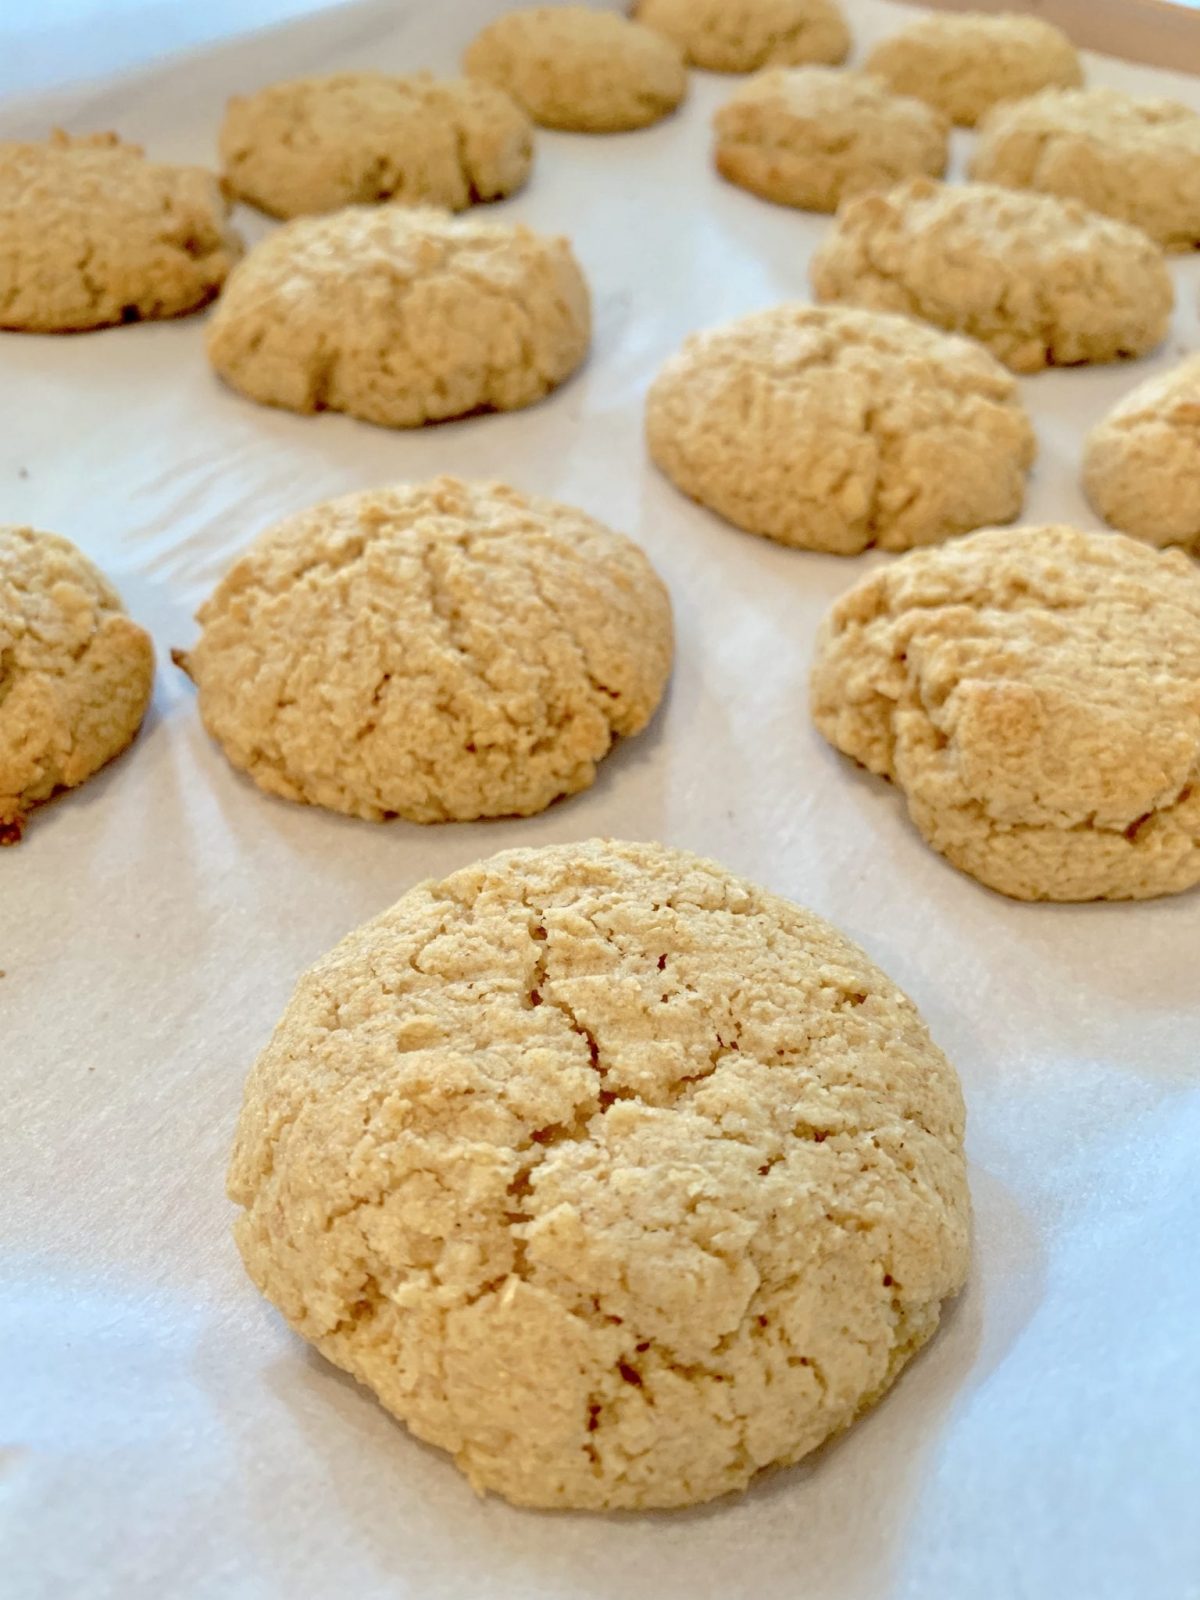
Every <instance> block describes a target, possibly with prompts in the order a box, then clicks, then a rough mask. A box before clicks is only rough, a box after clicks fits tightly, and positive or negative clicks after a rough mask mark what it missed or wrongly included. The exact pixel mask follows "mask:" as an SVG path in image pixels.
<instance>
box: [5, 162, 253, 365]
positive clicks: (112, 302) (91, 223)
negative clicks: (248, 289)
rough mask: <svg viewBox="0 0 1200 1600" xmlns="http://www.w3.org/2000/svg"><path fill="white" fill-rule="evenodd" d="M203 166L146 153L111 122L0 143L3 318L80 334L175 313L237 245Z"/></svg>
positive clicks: (205, 296)
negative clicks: (86, 133) (106, 126)
mask: <svg viewBox="0 0 1200 1600" xmlns="http://www.w3.org/2000/svg"><path fill="white" fill-rule="evenodd" d="M228 210H229V207H228V204H227V202H226V200H225V197H224V195H223V194H222V192H221V188H220V185H219V184H218V182H217V180H216V178H215V177H213V175H212V174H211V173H209V172H205V171H203V170H202V169H201V168H200V167H176V166H168V165H166V164H165V163H164V162H159V161H147V160H146V159H145V157H144V156H143V154H142V151H141V149H140V148H139V147H138V146H137V145H134V144H122V143H121V141H120V140H119V139H118V138H117V135H116V134H115V133H97V134H92V135H91V136H90V137H88V138H84V139H72V138H69V137H68V136H67V135H66V134H65V133H58V132H56V133H54V134H53V135H51V137H50V139H49V140H47V141H46V143H44V144H16V143H10V144H0V328H7V329H12V330H17V331H22V332H27V333H77V332H82V331H84V330H85V329H88V328H103V327H107V326H109V325H110V324H112V323H118V322H138V321H141V320H143V319H146V320H149V319H153V318H160V317H178V316H182V315H183V314H184V313H185V312H188V311H196V310H198V309H199V308H200V307H201V306H203V305H207V303H208V302H209V301H210V300H211V299H212V298H213V296H214V295H215V294H216V293H217V292H218V291H219V290H220V287H221V285H222V284H223V283H224V282H225V277H226V274H227V273H228V272H229V270H230V268H231V267H232V266H233V264H234V262H235V261H236V260H237V258H238V256H239V255H240V254H241V248H242V247H241V242H240V240H239V239H238V237H237V235H236V234H235V233H233V232H232V231H231V230H230V229H229V227H228V226H227V224H226V216H227V213H228Z"/></svg>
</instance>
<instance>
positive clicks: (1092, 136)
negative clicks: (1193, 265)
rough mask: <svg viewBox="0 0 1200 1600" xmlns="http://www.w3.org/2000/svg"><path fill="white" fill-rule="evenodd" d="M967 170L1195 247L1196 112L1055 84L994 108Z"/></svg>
mask: <svg viewBox="0 0 1200 1600" xmlns="http://www.w3.org/2000/svg"><path fill="white" fill-rule="evenodd" d="M971 175H972V177H975V178H982V179H984V180H986V181H987V182H989V183H1003V184H1007V185H1008V186H1009V187H1011V188H1014V189H1040V190H1041V191H1042V192H1043V193H1046V194H1057V195H1062V196H1064V197H1065V198H1069V199H1073V200H1079V201H1080V202H1081V203H1082V204H1083V205H1085V206H1089V207H1090V208H1091V210H1093V211H1102V212H1104V214H1105V215H1106V216H1110V217H1118V218H1119V219H1120V220H1121V221H1122V222H1130V223H1132V224H1133V225H1134V226H1135V227H1138V228H1141V229H1142V231H1143V232H1144V233H1148V234H1149V235H1150V237H1151V238H1152V239H1154V240H1156V241H1157V242H1158V243H1159V244H1160V245H1162V246H1163V248H1164V249H1166V250H1194V249H1195V248H1196V247H1197V245H1200V115H1197V113H1196V112H1195V111H1191V110H1189V109H1188V107H1187V106H1183V105H1180V104H1179V103H1178V102H1177V101H1174V100H1142V99H1137V98H1135V97H1134V96H1133V95H1129V94H1122V93H1121V91H1120V90H1118V89H1106V88H1097V89H1068V90H1061V91H1056V90H1051V91H1048V92H1047V93H1045V94H1039V95H1034V96H1033V98H1032V99H1029V100H1022V101H1020V102H1019V103H1018V104H1016V105H1006V106H998V107H997V108H996V110H995V111H993V112H991V113H990V114H989V116H988V117H987V119H986V121H985V122H984V124H983V126H982V127H981V128H980V130H979V143H978V144H977V145H976V147H975V152H974V155H973V156H972V158H971Z"/></svg>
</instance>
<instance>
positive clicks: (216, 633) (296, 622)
mask: <svg viewBox="0 0 1200 1600" xmlns="http://www.w3.org/2000/svg"><path fill="white" fill-rule="evenodd" d="M197 620H198V621H199V623H200V625H201V628H202V630H203V631H202V633H201V636H200V640H199V642H198V643H197V644H196V646H195V647H194V648H193V649H192V650H191V651H190V652H189V653H188V654H186V655H183V654H180V655H178V656H177V657H176V659H177V661H178V664H179V665H180V666H182V667H183V668H184V669H185V670H186V671H187V672H188V674H189V675H190V676H191V677H192V679H193V680H194V681H195V684H196V687H197V689H198V691H199V703H200V715H201V717H202V718H203V720H204V724H205V727H206V728H207V729H208V731H209V733H211V734H212V736H213V738H214V739H216V740H217V741H218V742H219V743H220V744H221V745H222V747H223V748H224V751H225V754H226V755H227V756H228V757H229V759H230V761H231V762H232V763H233V765H234V766H235V767H238V768H240V769H241V770H242V771H244V772H247V773H249V775H250V776H251V777H252V778H253V779H254V781H255V783H257V784H258V785H259V787H260V788H262V789H265V790H266V791H267V792H268V793H269V794H276V795H281V796H283V797H284V798H285V799H288V800H296V801H300V802H303V803H306V804H309V805H319V806H325V807H327V808H328V809H329V810H331V811H341V812H344V813H346V814H348V815H350V816H356V817H366V818H369V819H370V820H372V821H383V820H385V819H386V818H388V817H392V816H401V817H405V818H407V819H408V820H409V821H411V822H446V821H458V822H463V821H471V820H473V819H475V818H477V817H499V816H530V815H532V814H533V813H534V812H537V811H542V810H544V809H545V807H546V806H548V805H549V804H550V803H551V802H552V801H553V800H556V799H558V798H559V797H560V796H561V795H568V794H574V793H576V792H577V791H578V790H580V789H586V788H587V787H588V785H589V784H590V783H591V782H592V781H593V779H594V778H595V775H596V764H597V762H599V761H600V760H601V758H602V757H603V756H605V755H607V753H608V751H609V749H610V748H611V747H612V745H613V743H614V741H615V740H616V739H617V737H618V736H622V737H624V736H628V735H632V734H636V733H640V732H641V730H642V729H643V728H644V727H645V726H646V724H647V723H648V722H649V720H650V718H651V717H652V716H653V714H654V711H655V708H656V707H657V705H658V703H659V701H660V699H661V698H662V694H663V690H664V688H665V687H666V682H667V678H668V676H669V674H670V670H671V655H672V630H671V605H670V600H669V599H668V596H667V592H666V590H665V588H664V587H663V585H662V582H661V581H660V579H659V578H658V576H657V574H656V573H655V571H654V569H653V567H652V566H651V565H650V563H649V561H648V560H647V559H646V557H645V556H644V555H643V554H642V552H641V550H640V549H638V547H637V546H636V545H635V544H633V543H631V541H630V540H628V539H625V538H622V537H621V535H619V534H616V533H612V532H610V530H609V529H607V528H605V527H603V526H601V524H600V523H598V522H594V521H593V520H592V519H591V518H590V517H588V516H585V515H584V514H583V512H581V511H576V510H574V509H573V508H571V507H570V506H562V505H556V504H555V503H554V502H552V501H549V500H538V499H533V498H531V497H527V496H525V495H522V494H518V493H517V491H516V490H515V489H508V488H505V487H504V486H503V485H502V484H465V483H459V482H457V481H456V480H455V479H452V478H439V479H436V480H435V481H433V482H431V483H426V484H420V485H415V486H403V487H399V488H393V489H382V490H378V491H374V492H368V493H363V494H352V495H346V496H345V497H344V498H342V499H339V500H330V501H327V502H325V503H324V504H322V505H318V506H315V507H314V508H313V509H312V510H310V511H306V512H302V513H300V514H299V515H297V516H293V517H289V518H288V519H287V520H286V521H284V522H281V523H279V524H278V525H277V526H276V527H274V528H272V529H270V530H269V531H268V532H267V533H265V534H263V535H262V537H261V538H259V539H258V540H257V541H256V542H255V543H254V544H253V545H251V546H250V548H249V550H247V551H246V553H245V554H244V555H243V556H242V557H241V559H240V560H238V561H237V562H235V563H234V565H233V567H232V568H231V569H230V571H229V572H228V573H227V574H226V576H225V577H224V579H223V580H222V581H221V583H220V584H219V585H218V587H217V589H216V590H215V591H214V593H213V594H212V596H211V597H210V598H209V599H208V600H207V601H206V602H205V604H204V605H203V606H202V607H201V609H200V612H199V614H198V618H197Z"/></svg>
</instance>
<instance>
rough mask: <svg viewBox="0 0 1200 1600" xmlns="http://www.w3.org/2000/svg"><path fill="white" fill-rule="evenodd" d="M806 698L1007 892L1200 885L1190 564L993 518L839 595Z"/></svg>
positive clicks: (1109, 891) (1054, 896)
mask: <svg viewBox="0 0 1200 1600" xmlns="http://www.w3.org/2000/svg"><path fill="white" fill-rule="evenodd" d="M812 708H813V715H814V717H815V719H816V723H817V726H818V728H820V730H821V732H822V733H823V734H824V735H825V737H826V738H827V739H828V740H829V741H830V743H831V744H833V745H836V746H837V748H838V749H839V750H842V751H844V752H845V753H846V754H847V755H849V756H853V757H854V759H855V760H856V761H860V762H861V763H862V764H863V766H865V767H868V768H869V769H870V770H871V771H872V772H877V773H880V774H881V775H882V776H884V777H886V778H890V779H892V780H893V781H894V782H895V783H896V784H897V785H898V786H899V788H900V789H901V791H902V792H903V794H904V796H905V799H906V800H907V802H908V810H909V814H910V816H911V817H912V820H913V822H914V823H915V824H916V826H917V828H918V829H919V830H920V832H921V834H922V835H923V836H924V838H925V839H926V840H927V841H928V843H929V844H931V845H932V846H933V848H934V849H935V850H940V851H941V853H942V854H943V855H944V856H946V857H947V859H948V860H950V861H951V862H953V864H954V865H955V866H956V867H958V868H960V870H961V871H963V872H967V873H970V874H971V876H972V877H975V878H978V879H979V881H980V882H981V883H985V884H987V885H988V887H989V888H992V889H998V890H999V891H1000V893H1001V894H1007V895H1012V896H1014V897H1015V898H1016V899H1018V900H1143V899H1146V898H1148V897H1150V896H1152V895H1163V894H1178V893H1179V892H1180V891H1182V890H1184V889H1190V888H1191V887H1192V886H1193V885H1194V884H1196V883H1200V569H1198V568H1197V567H1196V566H1194V565H1193V564H1192V563H1191V562H1190V561H1189V560H1188V559H1187V557H1186V556H1184V555H1182V554H1181V553H1180V552H1178V551H1169V552H1163V551H1159V550H1154V549H1151V548H1150V546H1148V545H1145V544H1139V543H1138V542H1137V541H1136V540H1133V539H1126V538H1124V537H1123V536H1122V535H1120V534H1106V533H1079V532H1077V531H1076V530H1075V529H1074V528H1064V527H1049V528H1018V529H1013V530H989V531H987V532H984V533H976V534H972V535H971V536H970V537H969V538H966V539H959V540H956V541H955V542H954V543H953V544H948V545H945V546H943V547H942V548H940V549H937V550H921V551H915V552H914V553H913V554H911V555H907V556H902V557H901V558H900V559H899V560H897V561H895V562H894V563H892V565H891V566H888V567H884V568H881V569H880V570H878V571H876V572H873V573H871V574H870V575H869V576H868V577H866V578H864V579H863V580H861V581H860V582H859V583H857V584H855V586H854V587H853V588H852V589H851V590H850V591H849V592H848V593H847V594H844V595H843V596H842V597H841V599H839V600H838V601H837V603H836V604H835V605H834V607H833V609H832V611H831V612H830V613H829V615H828V617H827V618H826V619H825V622H824V623H823V624H822V628H821V632H820V634H819V636H818V641H817V654H816V664H815V666H814V669H813V679H812Z"/></svg>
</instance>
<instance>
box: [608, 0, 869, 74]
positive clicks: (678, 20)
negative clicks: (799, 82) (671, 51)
mask: <svg viewBox="0 0 1200 1600" xmlns="http://www.w3.org/2000/svg"><path fill="white" fill-rule="evenodd" d="M634 15H635V16H636V18H637V20H638V21H639V22H642V23H644V24H645V25H646V27H648V28H654V29H656V30H657V31H658V32H659V33H661V34H664V35H665V36H666V37H667V38H668V39H673V40H674V41H675V43H676V44H677V45H679V47H680V49H682V50H683V51H684V52H685V54H686V56H687V59H688V60H689V61H690V62H691V63H692V65H693V66H695V67H704V68H706V69H707V70H708V71H709V72H758V71H759V70H760V69H761V68H763V67H800V66H805V65H807V64H808V63H809V62H817V63H824V64H825V65H827V66H837V65H838V64H839V62H842V61H844V60H845V59H846V57H847V55H849V53H850V43H851V39H850V29H849V28H848V27H847V26H846V19H845V17H844V16H843V14H842V10H841V7H840V6H839V5H838V4H837V0H637V3H636V4H635V6H634Z"/></svg>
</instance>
